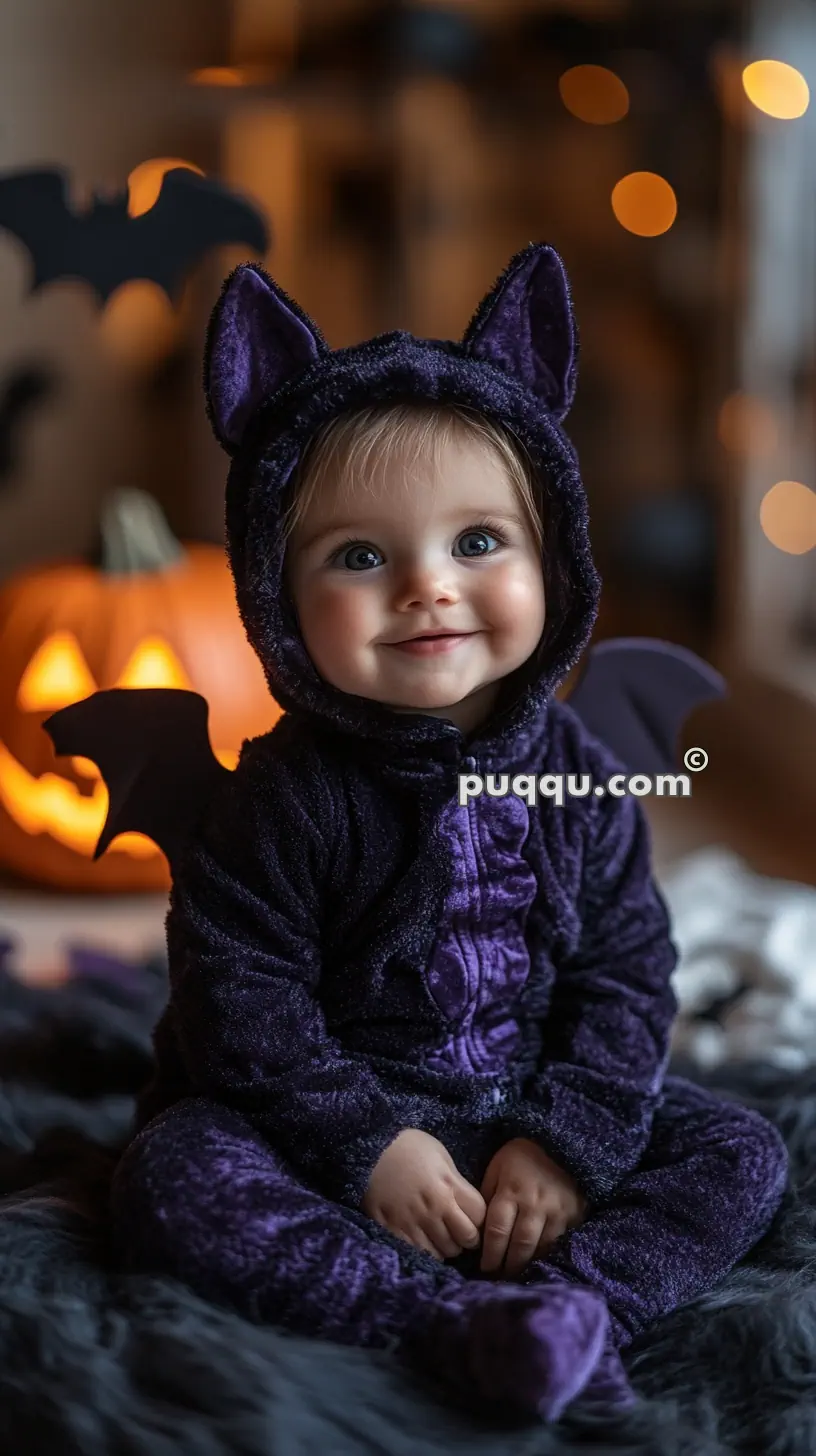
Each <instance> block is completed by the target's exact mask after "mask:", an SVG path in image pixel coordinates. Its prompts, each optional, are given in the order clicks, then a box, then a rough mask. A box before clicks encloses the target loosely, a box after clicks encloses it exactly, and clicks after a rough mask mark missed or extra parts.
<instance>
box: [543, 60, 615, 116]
mask: <svg viewBox="0 0 816 1456" xmlns="http://www.w3.org/2000/svg"><path fill="white" fill-rule="evenodd" d="M558 89H559V91H560V93H561V100H562V101H563V103H564V105H565V106H566V108H567V111H569V112H571V113H572V115H573V116H577V117H578V120H579V121H587V122H589V123H590V124H591V125H593V126H609V125H610V124H611V123H612V122H614V121H620V120H621V119H622V118H623V117H624V116H625V115H626V113H627V112H628V110H629V92H628V91H627V89H626V87H625V86H624V84H623V82H622V81H621V79H620V77H619V76H616V75H615V72H614V71H610V70H608V69H607V68H606V66H572V67H570V69H569V70H568V71H565V72H564V74H563V75H562V76H560V77H559V80H558Z"/></svg>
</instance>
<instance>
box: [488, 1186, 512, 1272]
mask: <svg viewBox="0 0 816 1456" xmlns="http://www.w3.org/2000/svg"><path fill="white" fill-rule="evenodd" d="M517 1214H518V1204H517V1203H516V1200H515V1199H514V1198H513V1197H512V1195H510V1194H509V1193H505V1194H497V1195H496V1197H495V1198H494V1199H492V1201H491V1203H490V1205H489V1207H488V1210H487V1215H486V1217H485V1221H484V1227H483V1229H482V1265H481V1267H482V1271H483V1272H484V1273H485V1274H491V1273H493V1272H494V1271H495V1270H496V1269H498V1268H500V1266H501V1262H502V1260H503V1258H504V1256H505V1254H506V1252H507V1246H508V1244H509V1242H510V1236H511V1234H512V1232H513V1227H514V1225H515V1222H516V1216H517Z"/></svg>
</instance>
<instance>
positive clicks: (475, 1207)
mask: <svg viewBox="0 0 816 1456" xmlns="http://www.w3.org/2000/svg"><path fill="white" fill-rule="evenodd" d="M453 1196H454V1198H455V1199H456V1202H457V1204H458V1205H459V1207H460V1208H461V1210H462V1212H463V1213H464V1214H466V1215H467V1217H468V1218H469V1219H470V1221H471V1223H473V1224H475V1226H476V1228H477V1229H480V1228H481V1227H482V1224H483V1223H484V1221H485V1214H486V1213H487V1204H486V1203H485V1200H484V1199H483V1197H482V1195H481V1193H480V1192H479V1190H478V1188H474V1186H473V1184H472V1183H468V1182H467V1180H466V1179H465V1178H461V1179H460V1180H459V1182H458V1183H456V1184H455V1186H454V1189H453Z"/></svg>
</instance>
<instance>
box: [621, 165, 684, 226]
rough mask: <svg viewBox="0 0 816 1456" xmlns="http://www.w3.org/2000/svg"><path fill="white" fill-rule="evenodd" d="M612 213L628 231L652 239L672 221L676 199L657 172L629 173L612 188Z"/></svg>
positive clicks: (675, 208) (671, 189) (674, 215)
mask: <svg viewBox="0 0 816 1456" xmlns="http://www.w3.org/2000/svg"><path fill="white" fill-rule="evenodd" d="M612 211H613V212H614V214H615V216H616V218H617V219H618V222H619V223H620V225H621V227H624V228H626V230H627V232H630V233H637V234H638V236H639V237H642V238H655V237H658V236H659V234H660V233H665V232H668V230H669V228H670V227H671V225H672V223H673V222H674V219H675V218H676V216H677V198H676V197H675V195H674V189H673V187H671V186H670V184H669V183H668V182H667V181H666V179H665V177H660V176H658V174H657V172H629V173H628V175H627V176H626V177H621V179H620V181H619V182H618V183H616V185H615V186H614V187H613V189H612Z"/></svg>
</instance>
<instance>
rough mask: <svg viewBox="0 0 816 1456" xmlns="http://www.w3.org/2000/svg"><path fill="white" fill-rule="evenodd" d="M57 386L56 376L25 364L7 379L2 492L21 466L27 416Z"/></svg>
mask: <svg viewBox="0 0 816 1456" xmlns="http://www.w3.org/2000/svg"><path fill="white" fill-rule="evenodd" d="M55 387H56V377H55V375H53V374H52V373H51V372H50V371H49V370H47V369H45V368H43V367H42V366H41V365H39V364H24V365H22V366H21V367H20V368H19V369H17V370H16V371H15V372H14V373H13V374H10V375H9V377H8V378H7V379H6V380H5V382H4V384H3V387H2V393H0V489H2V487H3V485H4V484H5V482H6V478H7V476H9V475H11V474H13V472H14V468H15V466H16V463H17V447H18V443H19V441H18V432H19V429H20V425H21V424H22V421H23V417H24V416H25V415H26V414H28V412H29V410H31V409H32V408H33V406H34V405H36V404H40V403H41V401H42V400H44V399H46V398H47V397H48V395H50V394H53V392H54V389H55Z"/></svg>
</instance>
